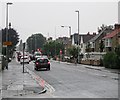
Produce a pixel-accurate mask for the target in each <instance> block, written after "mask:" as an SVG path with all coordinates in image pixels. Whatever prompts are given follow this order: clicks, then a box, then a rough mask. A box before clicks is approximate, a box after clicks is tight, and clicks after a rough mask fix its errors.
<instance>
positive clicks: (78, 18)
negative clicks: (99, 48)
mask: <svg viewBox="0 0 120 100" xmlns="http://www.w3.org/2000/svg"><path fill="white" fill-rule="evenodd" d="M75 12H77V14H78V63H79V60H80V57H79V10H76V11H75Z"/></svg>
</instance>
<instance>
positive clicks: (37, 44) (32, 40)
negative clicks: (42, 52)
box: [26, 33, 46, 53]
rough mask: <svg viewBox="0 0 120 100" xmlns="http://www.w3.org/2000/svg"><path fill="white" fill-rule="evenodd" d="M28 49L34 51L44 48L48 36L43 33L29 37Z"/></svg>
mask: <svg viewBox="0 0 120 100" xmlns="http://www.w3.org/2000/svg"><path fill="white" fill-rule="evenodd" d="M26 42H27V46H28V51H29V52H30V53H32V51H36V50H37V49H43V45H44V44H45V42H46V38H45V37H44V36H43V35H42V34H41V33H38V34H34V35H32V36H30V37H28V39H27V41H26Z"/></svg>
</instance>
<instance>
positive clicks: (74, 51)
mask: <svg viewBox="0 0 120 100" xmlns="http://www.w3.org/2000/svg"><path fill="white" fill-rule="evenodd" d="M79 51H80V50H79ZM68 52H69V54H70V55H71V56H73V58H77V57H78V47H75V46H72V47H70V48H68Z"/></svg>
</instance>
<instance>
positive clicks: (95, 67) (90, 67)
mask: <svg viewBox="0 0 120 100" xmlns="http://www.w3.org/2000/svg"><path fill="white" fill-rule="evenodd" d="M55 62H59V63H66V64H68V65H70V64H74V63H69V62H61V61H55ZM74 65H76V66H80V67H85V68H88V69H94V70H99V71H103V72H110V73H116V74H120V70H118V69H109V68H105V67H104V66H92V65H84V64H74Z"/></svg>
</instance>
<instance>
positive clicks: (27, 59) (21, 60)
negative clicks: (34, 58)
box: [20, 56, 30, 64]
mask: <svg viewBox="0 0 120 100" xmlns="http://www.w3.org/2000/svg"><path fill="white" fill-rule="evenodd" d="M29 62H30V58H29V56H24V63H27V64H29ZM20 64H23V56H22V57H21V58H20Z"/></svg>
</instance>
